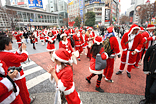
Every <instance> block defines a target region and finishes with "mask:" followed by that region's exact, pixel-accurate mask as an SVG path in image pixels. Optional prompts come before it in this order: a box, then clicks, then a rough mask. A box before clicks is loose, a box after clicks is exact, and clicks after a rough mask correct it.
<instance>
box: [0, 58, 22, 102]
mask: <svg viewBox="0 0 156 104" xmlns="http://www.w3.org/2000/svg"><path fill="white" fill-rule="evenodd" d="M16 77H18V71H17V70H15V71H14V72H13V73H10V71H9V72H8V67H7V66H6V64H5V63H4V62H3V61H1V60H0V96H1V97H0V103H1V104H23V102H22V99H21V97H20V95H19V87H18V86H17V85H16V84H15V82H14V81H13V80H14V78H16Z"/></svg>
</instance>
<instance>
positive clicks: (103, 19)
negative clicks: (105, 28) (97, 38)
mask: <svg viewBox="0 0 156 104" xmlns="http://www.w3.org/2000/svg"><path fill="white" fill-rule="evenodd" d="M101 20H102V25H104V24H105V7H102V18H101Z"/></svg>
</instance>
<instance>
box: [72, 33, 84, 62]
mask: <svg viewBox="0 0 156 104" xmlns="http://www.w3.org/2000/svg"><path fill="white" fill-rule="evenodd" d="M73 39H74V42H75V50H78V51H79V57H78V59H80V54H81V52H82V51H83V48H82V46H83V44H84V41H83V37H82V34H81V33H77V34H75V35H73Z"/></svg>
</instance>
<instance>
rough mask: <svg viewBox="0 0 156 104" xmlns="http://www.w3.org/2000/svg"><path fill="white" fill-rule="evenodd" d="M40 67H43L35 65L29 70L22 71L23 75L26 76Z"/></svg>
mask: <svg viewBox="0 0 156 104" xmlns="http://www.w3.org/2000/svg"><path fill="white" fill-rule="evenodd" d="M42 69H43V68H42V67H40V66H37V67H34V68H31V69H29V70H26V71H24V75H25V76H27V75H29V74H32V73H34V72H37V71H39V70H42Z"/></svg>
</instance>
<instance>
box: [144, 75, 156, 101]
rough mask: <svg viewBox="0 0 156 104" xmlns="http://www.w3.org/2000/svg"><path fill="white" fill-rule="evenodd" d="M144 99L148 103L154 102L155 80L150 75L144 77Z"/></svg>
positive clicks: (155, 95)
mask: <svg viewBox="0 0 156 104" xmlns="http://www.w3.org/2000/svg"><path fill="white" fill-rule="evenodd" d="M145 98H146V100H148V101H150V102H155V100H156V78H154V77H153V75H152V74H149V75H147V76H146V88H145Z"/></svg>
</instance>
